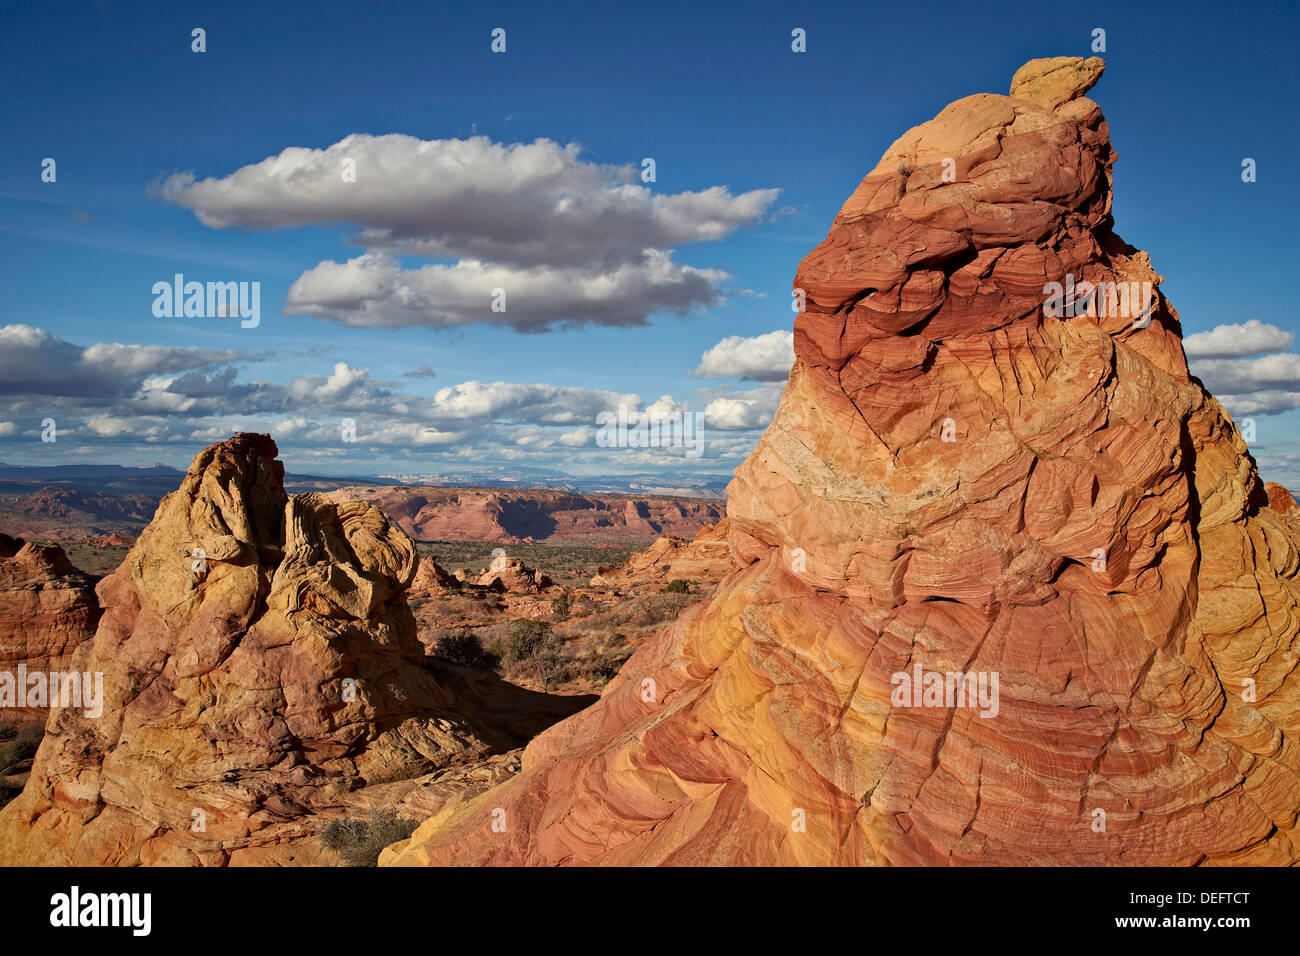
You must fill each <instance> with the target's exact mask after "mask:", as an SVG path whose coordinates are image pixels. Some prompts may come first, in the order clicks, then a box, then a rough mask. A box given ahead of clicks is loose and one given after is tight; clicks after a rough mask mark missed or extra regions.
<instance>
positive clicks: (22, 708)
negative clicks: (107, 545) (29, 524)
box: [0, 535, 99, 726]
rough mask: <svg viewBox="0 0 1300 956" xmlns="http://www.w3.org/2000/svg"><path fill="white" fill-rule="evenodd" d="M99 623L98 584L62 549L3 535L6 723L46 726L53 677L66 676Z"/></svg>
mask: <svg viewBox="0 0 1300 956" xmlns="http://www.w3.org/2000/svg"><path fill="white" fill-rule="evenodd" d="M98 621H99V603H98V602H97V601H96V600H95V589H94V584H93V583H92V581H91V579H90V578H89V577H88V576H87V575H85V574H83V573H82V572H81V571H79V570H77V569H76V568H75V567H73V566H72V564H71V563H70V562H69V561H68V558H67V555H65V554H64V553H63V549H62V548H60V547H59V546H58V545H49V546H47V547H41V546H38V545H35V544H32V543H30V542H29V543H23V542H22V541H19V540H15V539H13V538H10V537H8V536H7V535H0V672H3V673H2V674H0V722H4V723H9V724H13V725H15V726H20V725H23V724H29V723H40V724H44V723H45V720H46V717H47V716H48V715H49V690H48V687H49V680H50V674H51V672H56V671H57V672H60V673H66V670H67V669H66V665H67V664H69V663H70V661H71V658H72V653H73V651H75V650H76V649H77V648H78V647H79V646H80V645H81V644H82V643H83V642H84V641H87V640H89V639H90V637H91V636H92V635H93V634H94V633H95V625H96V624H97V623H98ZM34 674H36V675H41V677H40V679H39V681H38V682H39V683H40V684H41V686H42V687H43V688H44V690H43V691H42V693H41V697H40V698H39V701H38V700H36V699H35V698H34V696H33V694H32V693H30V691H31V690H32V689H33V688H32V686H31V685H30V683H29V678H30V675H34ZM10 681H11V683H9V682H10ZM20 685H25V686H23V687H20ZM10 693H12V694H13V699H12V700H11V699H9V694H10Z"/></svg>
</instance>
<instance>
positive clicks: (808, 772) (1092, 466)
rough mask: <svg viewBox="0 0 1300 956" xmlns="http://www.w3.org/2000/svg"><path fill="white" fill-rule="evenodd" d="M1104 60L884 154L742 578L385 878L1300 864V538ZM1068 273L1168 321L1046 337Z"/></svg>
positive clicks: (1094, 310) (415, 843)
mask: <svg viewBox="0 0 1300 956" xmlns="http://www.w3.org/2000/svg"><path fill="white" fill-rule="evenodd" d="M1102 67H1103V64H1102V62H1101V61H1100V60H1098V59H1090V60H1082V59H1078V58H1071V57H1058V58H1055V59H1050V60H1035V61H1033V62H1031V63H1028V64H1026V65H1025V66H1024V67H1022V68H1021V69H1020V70H1019V71H1018V72H1017V73H1016V75H1015V79H1014V81H1013V83H1012V86H1011V95H1010V96H1001V95H996V94H989V93H981V94H977V95H974V96H968V97H965V98H963V99H960V100H958V101H957V102H955V103H953V104H951V105H950V106H948V107H947V108H945V109H944V110H943V111H942V112H941V113H940V114H939V115H938V116H937V117H935V118H934V119H933V120H931V121H930V122H927V123H924V124H922V125H921V126H918V127H916V128H915V129H912V130H910V131H909V132H907V133H905V134H904V135H903V136H902V137H900V138H899V139H898V141H897V142H896V143H894V145H893V146H891V147H890V149H889V150H888V152H887V153H886V154H885V156H884V158H883V159H882V160H881V162H880V163H879V164H878V165H877V166H876V167H875V169H873V170H872V171H871V172H870V173H869V174H868V175H867V177H866V178H865V179H864V180H863V181H862V183H861V184H860V185H859V186H858V188H857V189H856V190H855V191H854V192H853V194H852V195H851V196H850V197H849V199H848V201H847V202H846V203H845V204H844V206H843V208H842V209H841V210H840V213H839V215H838V216H836V218H835V220H834V222H833V223H832V224H831V228H830V232H829V234H828V235H827V237H826V239H825V241H823V242H822V243H821V244H820V245H819V246H818V247H817V248H816V249H814V250H813V251H812V252H811V253H810V254H809V255H808V256H807V257H806V258H805V259H804V261H803V263H802V264H801V265H800V267H799V270H798V273H797V275H796V277H795V282H794V285H795V288H796V289H802V290H803V292H804V295H805V298H806V308H805V310H804V311H803V312H802V313H801V314H800V315H799V316H798V319H797V321H796V324H795V352H796V356H797V360H796V362H795V365H794V367H793V369H792V370H791V373H790V378H789V381H788V383H787V385H786V388H785V392H784V395H783V397H782V400H781V404H780V408H779V410H778V412H777V414H776V417H775V420H774V421H773V422H772V425H771V426H770V427H769V428H768V430H767V431H766V433H765V434H764V436H763V438H762V440H761V441H760V443H759V445H758V447H757V448H755V450H754V452H753V453H752V454H751V455H750V457H749V458H748V460H747V461H746V462H745V463H744V464H743V465H741V467H740V468H739V469H738V470H737V472H736V477H735V480H734V481H733V482H732V483H731V485H730V487H729V489H728V495H729V497H728V507H727V511H728V516H729V518H730V524H731V530H730V546H731V550H732V552H733V553H734V555H735V558H736V560H737V561H738V564H739V566H738V567H737V569H736V570H734V571H732V572H731V574H730V575H729V576H728V577H727V578H726V579H725V580H724V581H723V582H722V584H721V585H720V587H719V589H718V591H717V593H716V595H715V596H714V597H713V598H712V599H711V600H710V601H708V602H706V603H704V604H701V605H699V606H697V607H696V608H693V609H692V610H691V611H689V612H688V613H687V614H685V615H684V616H683V617H682V618H681V619H679V620H678V621H677V622H676V623H675V624H674V625H673V626H671V627H670V628H669V629H667V630H665V631H663V632H662V633H660V634H659V635H658V636H657V637H656V638H654V639H653V640H651V641H649V642H648V643H646V644H645V645H643V646H642V647H641V648H640V649H639V650H638V651H637V653H636V654H635V655H634V656H633V657H632V658H631V659H630V660H629V661H628V662H627V664H626V665H625V666H624V667H623V669H622V671H621V673H620V674H619V675H618V677H616V678H615V679H614V680H613V681H611V682H610V684H609V686H608V688H607V689H606V691H605V693H604V694H603V696H602V698H601V700H600V702H599V703H598V704H596V705H595V706H593V707H591V708H589V709H588V710H586V711H584V712H582V713H580V714H577V715H576V716H574V717H572V718H570V719H568V720H566V721H564V722H562V723H560V724H558V725H556V726H554V727H552V728H550V729H549V730H548V731H547V732H545V733H543V734H542V735H541V736H539V737H538V738H537V739H535V740H534V741H533V742H532V743H531V744H530V745H529V747H528V748H527V750H526V751H525V753H524V757H523V769H522V771H521V773H520V775H519V776H518V777H516V778H514V779H512V780H511V781H509V782H507V783H505V784H504V785H502V786H500V787H498V788H496V789H494V790H491V791H488V792H487V793H485V794H484V795H482V796H481V797H479V798H477V799H475V800H471V801H469V802H466V803H462V804H458V805H456V806H454V807H450V808H448V809H445V810H444V811H442V812H441V813H439V814H438V815H437V816H435V817H432V818H431V819H429V820H428V821H426V822H425V823H424V824H423V825H422V826H421V827H420V829H419V830H417V831H416V833H415V834H414V836H413V837H412V838H411V839H410V840H409V841H405V842H404V843H401V844H396V845H394V846H393V847H390V848H389V849H388V850H387V851H385V855H384V857H383V858H381V862H383V863H395V864H414V865H420V864H448V863H452V864H535V865H555V864H697V865H702V864H831V865H837V864H838V865H854V866H856V865H865V864H904V865H907V864H934V865H953V864H1148V865H1187V864H1198V863H1216V864H1286V863H1294V862H1296V861H1297V860H1298V859H1300V840H1297V830H1296V818H1297V810H1300V746H1297V738H1298V737H1300V669H1297V668H1296V666H1295V663H1296V656H1297V652H1298V651H1300V644H1298V642H1297V632H1298V631H1300V587H1298V582H1297V573H1298V572H1300V552H1298V551H1297V530H1296V527H1295V526H1293V524H1292V519H1290V518H1288V517H1286V516H1284V515H1283V514H1281V513H1279V512H1278V511H1277V510H1275V508H1274V507H1272V506H1270V504H1269V497H1268V495H1267V493H1266V491H1265V488H1264V485H1263V483H1262V482H1261V481H1260V478H1259V475H1258V474H1257V471H1256V467H1255V462H1254V460H1253V459H1252V458H1251V456H1250V454H1249V452H1248V451H1247V448H1246V445H1245V443H1244V442H1243V440H1242V437H1241V435H1240V433H1239V432H1238V430H1237V428H1236V427H1235V426H1234V424H1233V422H1232V421H1231V419H1230V418H1229V417H1228V415H1227V414H1226V413H1225V412H1224V410H1223V408H1222V407H1221V406H1220V404H1219V403H1218V402H1217V401H1216V400H1215V399H1214V398H1213V397H1212V396H1211V395H1209V394H1208V393H1207V392H1206V391H1205V390H1204V389H1203V388H1202V387H1201V385H1200V384H1199V383H1198V382H1196V381H1194V380H1192V379H1191V378H1189V376H1188V372H1187V364H1186V359H1185V357H1184V354H1183V349H1182V343H1181V338H1180V330H1179V324H1178V320H1177V315H1176V313H1175V312H1174V310H1173V308H1172V307H1171V306H1170V304H1169V303H1168V302H1167V301H1166V299H1165V298H1164V296H1163V295H1162V294H1161V293H1160V292H1159V283H1160V281H1161V279H1160V276H1158V275H1157V274H1156V273H1155V272H1154V271H1153V270H1152V268H1151V265H1150V263H1149V261H1148V258H1147V255H1146V253H1144V252H1141V251H1139V250H1137V249H1135V248H1133V247H1131V246H1129V245H1127V244H1126V243H1124V242H1123V241H1122V240H1121V239H1120V238H1119V237H1118V236H1117V235H1116V234H1115V232H1114V231H1113V222H1112V218H1111V188H1112V178H1111V168H1112V164H1113V163H1114V161H1115V153H1114V151H1113V149H1112V147H1111V142H1110V136H1109V131H1108V128H1107V125H1106V121H1105V119H1104V118H1103V117H1102V113H1101V110H1100V109H1099V107H1098V106H1097V104H1096V103H1094V102H1093V101H1092V100H1090V99H1087V98H1086V97H1085V96H1084V95H1083V94H1084V93H1086V92H1087V91H1088V90H1089V89H1090V88H1091V87H1092V85H1093V84H1094V83H1095V82H1096V81H1097V79H1098V78H1099V77H1100V75H1101V72H1102ZM1067 277H1070V278H1067ZM1069 281H1073V282H1076V283H1077V282H1080V281H1083V282H1091V283H1099V282H1114V283H1117V284H1118V283H1137V284H1138V287H1139V288H1142V287H1143V284H1144V283H1149V284H1150V286H1149V289H1150V296H1151V300H1150V301H1149V302H1138V303H1137V305H1138V306H1139V307H1140V308H1144V307H1145V306H1146V305H1148V304H1149V305H1151V306H1152V308H1151V310H1150V312H1149V313H1148V317H1149V318H1150V321H1149V322H1145V321H1144V320H1143V317H1142V316H1141V315H1140V314H1139V315H1136V316H1135V315H1133V314H1131V313H1130V314H1125V310H1124V309H1122V308H1120V309H1115V308H1113V306H1114V305H1115V303H1114V302H1109V301H1107V302H1106V307H1105V311H1106V312H1108V313H1110V314H1107V315H1099V314H1098V313H1099V312H1101V311H1103V310H1102V309H1101V308H1099V307H1098V305H1099V300H1102V301H1105V300H1107V299H1110V298H1111V297H1110V296H1109V295H1107V296H1094V297H1092V299H1091V303H1090V304H1089V300H1088V297H1087V296H1086V295H1080V296H1079V301H1078V302H1075V303H1073V304H1074V305H1077V306H1078V308H1077V309H1072V310H1071V313H1072V314H1070V315H1062V316H1061V317H1059V318H1057V317H1052V316H1049V315H1047V314H1045V308H1044V305H1045V299H1046V298H1047V294H1046V290H1045V287H1046V286H1048V284H1049V283H1052V282H1059V283H1062V284H1063V285H1065V284H1066V283H1067V282H1069ZM1076 291H1078V290H1076ZM1116 312H1118V313H1119V314H1116ZM1287 507H1288V508H1289V507H1290V506H1289V505H1288V506H1287ZM918 667H919V668H921V669H922V672H923V673H926V672H953V673H974V674H982V675H985V676H986V677H987V676H989V675H993V674H996V675H997V676H998V678H999V705H998V707H997V709H996V714H993V713H991V712H988V715H987V716H982V714H984V713H986V711H981V710H979V709H976V708H974V707H970V706H964V705H962V704H961V703H957V704H949V703H948V702H947V701H946V700H945V699H944V698H942V697H938V698H937V699H934V700H933V701H932V702H931V703H932V704H933V706H914V705H913V703H914V701H912V699H911V698H904V699H903V700H902V701H900V702H899V703H897V704H896V703H895V700H896V699H897V698H896V695H895V690H896V686H895V677H894V675H896V674H900V673H912V672H913V670H914V669H915V668H918ZM494 819H504V821H505V828H504V830H503V831H502V832H496V831H495V830H494V829H493V827H492V823H493V820H494ZM497 829H500V828H499V827H498V828H497Z"/></svg>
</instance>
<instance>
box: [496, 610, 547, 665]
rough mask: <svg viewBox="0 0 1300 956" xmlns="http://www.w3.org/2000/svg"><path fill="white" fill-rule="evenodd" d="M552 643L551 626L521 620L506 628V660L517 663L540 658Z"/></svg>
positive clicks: (543, 622) (539, 622)
mask: <svg viewBox="0 0 1300 956" xmlns="http://www.w3.org/2000/svg"><path fill="white" fill-rule="evenodd" d="M550 641H551V626H550V625H549V624H547V623H546V622H545V621H532V620H529V619H527V618H520V619H519V620H517V621H511V622H510V624H509V626H507V627H506V655H505V656H506V660H508V661H512V662H517V661H524V660H528V659H530V658H536V657H538V656H539V655H540V654H541V653H542V651H543V650H544V649H545V648H546V646H547V645H548V644H549V643H550Z"/></svg>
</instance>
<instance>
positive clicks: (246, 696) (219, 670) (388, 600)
mask: <svg viewBox="0 0 1300 956" xmlns="http://www.w3.org/2000/svg"><path fill="white" fill-rule="evenodd" d="M276 453H277V452H276V448H275V444H274V443H273V442H272V441H271V439H270V438H269V437H268V436H265V435H239V436H236V437H235V438H232V439H230V440H229V441H226V442H223V443H220V444H217V445H214V446H212V447H210V448H208V449H207V450H206V451H204V452H203V453H201V454H200V455H199V456H198V457H197V458H196V459H195V460H194V463H193V465H192V466H191V467H190V470H189V473H188V474H187V475H186V476H185V478H184V480H183V482H182V483H181V487H180V489H179V490H178V491H176V492H174V493H173V494H171V495H168V496H167V497H166V498H165V499H163V502H162V504H161V505H160V506H159V508H158V513H157V515H156V516H155V518H154V520H153V522H152V523H151V524H150V525H149V527H148V528H147V529H146V530H145V531H144V533H143V534H142V535H141V536H140V539H139V540H138V541H137V542H136V544H135V546H134V547H133V548H132V549H131V551H130V553H129V554H128V555H127V558H126V560H125V561H124V562H123V564H122V566H121V567H120V568H119V569H118V570H117V571H116V572H115V573H113V574H111V575H109V576H108V577H106V578H105V579H104V580H103V581H101V582H100V585H99V588H98V593H99V596H100V599H101V602H102V604H103V607H104V616H103V619H102V621H101V622H100V624H99V628H98V632H97V633H96V634H95V636H94V639H93V641H89V642H87V643H85V644H83V645H82V646H81V647H80V648H79V649H78V650H77V651H76V653H75V654H74V655H73V666H74V667H75V668H76V669H77V670H79V671H88V672H92V673H95V672H99V673H102V674H103V675H104V697H105V701H104V706H103V714H102V716H100V717H98V718H95V717H93V716H88V715H87V714H86V712H85V710H84V708H77V707H63V708H61V709H55V710H53V712H52V713H51V715H50V720H49V724H48V727H47V731H46V736H45V740H44V743H43V744H42V746H41V749H40V751H39V752H38V754H37V757H36V761H35V765H34V767H33V770H32V774H31V779H30V781H29V782H28V785H27V787H26V789H25V790H24V791H23V793H22V795H21V796H19V797H18V798H17V799H16V800H15V801H14V802H13V803H12V804H10V805H9V806H8V807H6V808H5V809H4V810H3V811H0V862H3V863H6V864H14V863H22V864H54V863H59V864H63V863H72V864H78V865H80V864H136V863H141V864H216V865H221V864H225V863H251V862H259V863H262V862H289V861H298V862H301V854H300V853H299V852H298V851H299V849H300V848H299V847H298V844H299V843H300V842H302V841H304V840H307V839H308V838H309V837H310V836H311V827H310V826H308V824H307V823H306V822H305V821H306V820H307V818H308V817H310V816H311V815H313V814H325V815H329V814H330V813H331V812H335V811H338V810H339V809H340V808H342V807H344V806H346V805H348V803H349V795H350V794H351V792H352V791H354V790H357V789H358V788H361V787H363V786H375V785H382V784H388V783H392V782H394V781H404V780H410V779H412V778H415V777H417V776H420V775H423V774H427V773H429V772H431V771H437V770H440V769H445V768H454V766H455V765H457V764H463V763H467V762H471V761H473V760H476V759H478V758H481V757H483V756H484V755H485V754H487V753H489V752H490V751H492V750H497V751H503V750H507V749H509V748H510V747H511V746H517V745H518V741H517V739H514V738H512V737H511V736H510V735H509V734H498V733H495V732H493V731H489V730H487V729H485V728H484V727H483V726H482V725H481V724H479V723H477V722H475V721H473V720H471V719H469V718H467V717H465V716H464V714H465V712H467V711H468V710H470V709H471V708H470V707H469V706H465V705H464V702H463V701H460V702H458V700H457V695H456V692H454V691H453V690H451V689H449V687H448V686H447V685H445V684H444V683H442V682H440V681H439V680H438V679H437V678H436V677H435V674H434V673H433V672H432V671H431V670H430V668H429V667H428V666H426V663H425V660H424V655H423V651H422V648H421V647H420V644H419V641H418V640H417V638H416V636H415V626H414V621H413V619H412V617H411V612H410V609H409V607H408V606H407V603H406V599H405V596H404V593H403V592H404V590H405V589H406V587H407V585H408V584H409V583H410V581H411V579H412V577H413V576H414V574H415V570H416V554H415V548H414V546H413V544H412V542H411V540H410V539H409V538H408V537H407V536H406V535H405V534H403V533H402V532H401V531H400V530H398V529H397V528H395V527H393V526H392V525H391V524H390V523H389V521H388V520H387V519H386V518H385V517H384V516H383V515H382V514H381V513H380V512H379V511H377V510H375V509H374V508H373V507H371V506H370V505H368V504H364V503H362V502H345V503H341V504H334V503H332V502H330V501H329V500H327V499H326V498H325V497H324V496H322V495H319V494H305V495H296V496H293V497H286V495H285V492H284V487H283V474H284V470H283V466H282V465H281V464H280V462H278V461H276V460H275V456H276ZM477 693H478V692H477V691H474V692H473V694H472V695H471V696H473V695H474V694H477ZM532 729H534V730H535V729H536V728H532Z"/></svg>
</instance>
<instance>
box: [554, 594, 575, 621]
mask: <svg viewBox="0 0 1300 956" xmlns="http://www.w3.org/2000/svg"><path fill="white" fill-rule="evenodd" d="M572 609H573V606H572V604H571V603H570V601H569V592H568V591H564V592H562V593H561V594H560V596H559V597H557V598H555V599H554V600H552V601H551V614H553V615H554V616H555V619H556V620H557V621H563V620H565V619H566V618H567V617H568V616H569V612H570V611H571V610H572Z"/></svg>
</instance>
